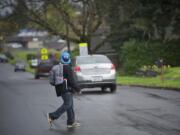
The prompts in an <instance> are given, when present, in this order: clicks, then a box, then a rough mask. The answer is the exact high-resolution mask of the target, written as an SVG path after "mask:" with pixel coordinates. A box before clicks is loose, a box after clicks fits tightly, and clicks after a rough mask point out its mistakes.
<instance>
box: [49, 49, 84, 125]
mask: <svg viewBox="0 0 180 135" xmlns="http://www.w3.org/2000/svg"><path fill="white" fill-rule="evenodd" d="M70 63H71V58H70V54H69V53H68V52H63V53H62V55H61V59H60V63H59V64H58V65H55V66H53V67H52V69H51V71H50V78H51V79H52V80H53V81H54V86H55V90H56V94H57V96H61V97H62V100H63V104H62V105H61V106H60V107H59V108H58V109H57V110H56V111H54V112H52V113H48V114H47V119H48V123H49V124H50V125H51V124H52V122H53V121H54V120H56V119H58V118H59V117H60V116H61V115H62V114H63V113H64V112H67V128H72V127H79V126H80V123H77V122H75V113H74V106H73V91H74V90H78V88H77V86H76V84H75V82H74V79H73V75H72V70H71V67H70Z"/></svg>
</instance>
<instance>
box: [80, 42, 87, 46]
mask: <svg viewBox="0 0 180 135" xmlns="http://www.w3.org/2000/svg"><path fill="white" fill-rule="evenodd" d="M86 46H87V43H79V47H86Z"/></svg>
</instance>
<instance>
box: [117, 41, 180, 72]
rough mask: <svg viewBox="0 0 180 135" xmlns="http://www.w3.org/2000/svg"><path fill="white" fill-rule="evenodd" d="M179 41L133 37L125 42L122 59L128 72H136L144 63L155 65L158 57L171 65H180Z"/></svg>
mask: <svg viewBox="0 0 180 135" xmlns="http://www.w3.org/2000/svg"><path fill="white" fill-rule="evenodd" d="M179 52H180V46H179V44H178V42H168V43H162V42H159V41H138V40H135V39H131V40H129V41H127V42H125V43H124V44H123V46H122V47H121V52H120V60H121V62H122V65H123V69H124V70H125V72H126V73H127V74H134V73H135V72H136V71H137V70H139V69H140V68H141V67H142V66H144V65H154V64H155V62H156V61H157V60H158V59H160V58H161V59H163V61H164V64H166V65H171V66H179V65H180V53H179Z"/></svg>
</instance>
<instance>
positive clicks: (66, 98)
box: [49, 92, 75, 125]
mask: <svg viewBox="0 0 180 135" xmlns="http://www.w3.org/2000/svg"><path fill="white" fill-rule="evenodd" d="M61 96H62V99H63V104H62V105H61V106H60V107H59V108H58V109H57V110H56V111H55V112H53V113H50V114H49V115H50V118H52V119H53V120H55V119H58V118H59V117H60V116H61V115H62V114H63V113H64V112H67V125H70V124H73V123H74V121H75V114H74V108H73V95H72V93H71V92H65V93H63V94H62V95H61Z"/></svg>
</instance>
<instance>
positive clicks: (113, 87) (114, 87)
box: [110, 84, 116, 93]
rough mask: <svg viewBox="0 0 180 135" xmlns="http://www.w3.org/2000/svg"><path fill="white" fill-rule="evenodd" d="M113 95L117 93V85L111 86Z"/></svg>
mask: <svg viewBox="0 0 180 135" xmlns="http://www.w3.org/2000/svg"><path fill="white" fill-rule="evenodd" d="M110 91H111V93H114V92H116V84H114V85H111V86H110Z"/></svg>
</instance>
